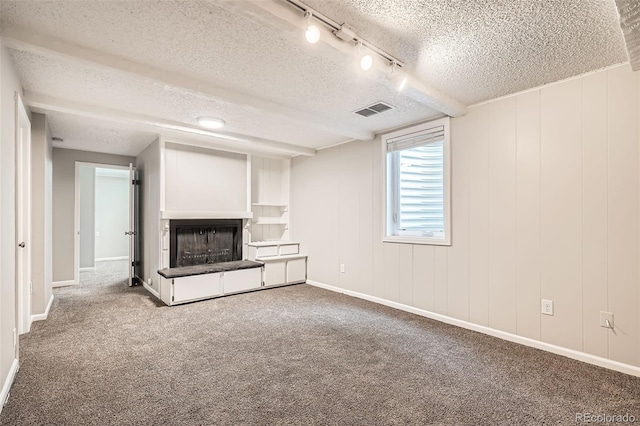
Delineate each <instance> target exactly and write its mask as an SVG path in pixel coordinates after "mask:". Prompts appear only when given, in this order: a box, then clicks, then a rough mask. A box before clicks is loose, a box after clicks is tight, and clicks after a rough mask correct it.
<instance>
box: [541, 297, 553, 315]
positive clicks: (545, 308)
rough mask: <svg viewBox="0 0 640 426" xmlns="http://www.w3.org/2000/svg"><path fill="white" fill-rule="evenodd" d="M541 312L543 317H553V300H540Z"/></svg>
mask: <svg viewBox="0 0 640 426" xmlns="http://www.w3.org/2000/svg"><path fill="white" fill-rule="evenodd" d="M541 312H542V314H544V315H553V300H547V299H542V303H541Z"/></svg>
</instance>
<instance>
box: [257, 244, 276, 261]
mask: <svg viewBox="0 0 640 426" xmlns="http://www.w3.org/2000/svg"><path fill="white" fill-rule="evenodd" d="M277 255H278V246H263V247H256V258H258V259H259V258H261V257H269V256H277Z"/></svg>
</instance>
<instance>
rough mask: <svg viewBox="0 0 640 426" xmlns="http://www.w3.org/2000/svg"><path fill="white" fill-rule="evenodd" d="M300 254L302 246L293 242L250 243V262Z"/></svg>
mask: <svg viewBox="0 0 640 426" xmlns="http://www.w3.org/2000/svg"><path fill="white" fill-rule="evenodd" d="M299 253H300V244H298V243H296V242H293V241H253V242H251V243H249V260H256V259H263V258H266V257H272V256H288V255H292V254H299Z"/></svg>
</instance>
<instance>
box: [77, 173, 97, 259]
mask: <svg viewBox="0 0 640 426" xmlns="http://www.w3.org/2000/svg"><path fill="white" fill-rule="evenodd" d="M78 172H79V176H78V179H79V181H78V186H79V188H78V192H79V196H80V199H79V200H78V202H79V203H80V209H79V211H80V217H79V220H80V268H81V269H82V268H94V267H95V266H96V265H95V260H96V240H95V238H96V210H95V208H96V168H95V167H94V166H89V165H83V166H80V169H79V170H78Z"/></svg>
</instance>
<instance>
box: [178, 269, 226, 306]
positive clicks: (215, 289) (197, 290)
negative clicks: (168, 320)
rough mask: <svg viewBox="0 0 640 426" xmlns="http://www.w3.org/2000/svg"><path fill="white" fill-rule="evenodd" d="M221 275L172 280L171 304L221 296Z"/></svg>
mask: <svg viewBox="0 0 640 426" xmlns="http://www.w3.org/2000/svg"><path fill="white" fill-rule="evenodd" d="M221 275H222V273H217V274H203V275H191V276H189V277H180V278H173V282H172V287H173V297H172V300H171V302H172V303H183V302H190V301H192V300H200V299H207V298H210V297H215V296H221V295H222V287H221V285H220V284H221V283H220V278H221Z"/></svg>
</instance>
